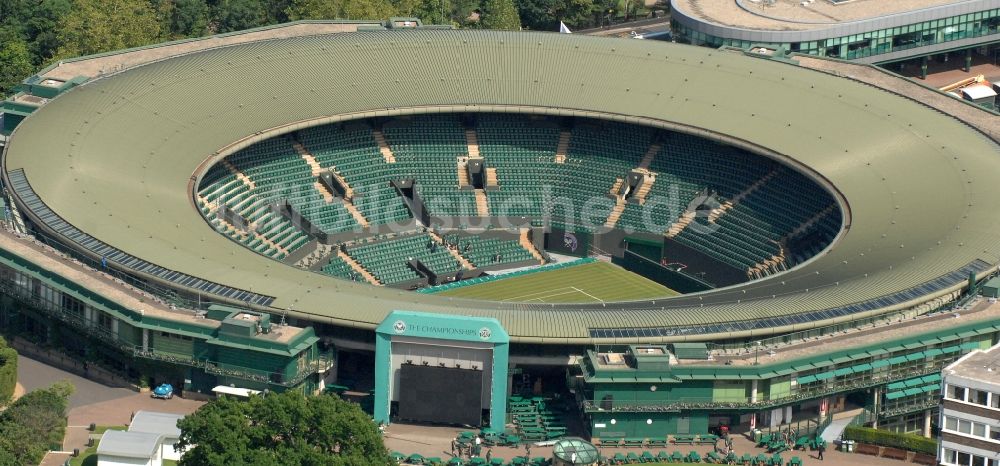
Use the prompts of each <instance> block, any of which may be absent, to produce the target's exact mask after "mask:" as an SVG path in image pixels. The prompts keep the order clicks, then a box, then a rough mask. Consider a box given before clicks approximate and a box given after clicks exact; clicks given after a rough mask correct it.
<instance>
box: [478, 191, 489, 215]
mask: <svg viewBox="0 0 1000 466" xmlns="http://www.w3.org/2000/svg"><path fill="white" fill-rule="evenodd" d="M476 213H477V214H478V215H479V216H480V217H489V216H490V204H489V201H488V200H487V198H486V191H483V190H482V189H477V190H476Z"/></svg>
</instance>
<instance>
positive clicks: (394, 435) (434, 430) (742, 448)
mask: <svg viewBox="0 0 1000 466" xmlns="http://www.w3.org/2000/svg"><path fill="white" fill-rule="evenodd" d="M463 430H473V429H461V428H454V427H429V426H418V425H410V424H392V425H390V426H389V427H388V428H387V429H386V433H385V445H386V448H388V449H389V451H398V452H400V453H403V454H405V455H410V454H412V453H419V454H420V455H423V456H425V457H435V456H436V457H438V458H441V459H443V460H446V461H447V460H448V459H449V458H451V439H453V438H455V436H457V435H458V433H459V432H460V431H463ZM733 449H734V450H735V451H736V452H738V453H739V454H740V455H742V454H743V453H751V454H753V455H754V456H756V455H757V454H759V453H766V452H765V451H764V450H763V449H761V448H757V447H756V446H755V445H754V443H753V442H752V441H750V440H749V439H747V438H745V437H743V436H742V435H735V436H734V437H733ZM643 450H644V449H643V448H602V449H601V454H602V455H604V456H605V457H610V456H614V454H615V453H619V452H621V453H623V454H627V453H629V452H633V453H636V454H641V453H642V452H643ZM648 450H650V452H652V453H653V454H656V452H658V451H660V450H661V449H657V448H650V449H648ZM662 450H665V451H667V452H668V453H672V452H673V451H674V450H677V451H680V452H681V453H683V454H685V455H686V454H687V453H688V452H690V451H692V450H694V451H696V452H698V454H699V455H701V456H702V457H704V456H705V453H707V452H709V451H711V450H712V446H711V445H701V446H697V445H695V446H692V445H679V446H674V445H671V446H669V447H667V448H662ZM486 451H487V450H486V449H485V448H484V449H483V455H486ZM524 455H525V449H524V447H520V448H511V447H493V448H492V456H493V457H495V458H503V459H505V460H508V461H509V460H510V459H511V458H513V457H514V456H524ZM551 455H552V447H551V446H533V447H531V456H532V457H535V456H544V457H551ZM782 456H783V457H784V458H785V459H786V460H788V459H791V457H792V456H798V457H799V458H801V459H802V461H803V463H804V464H806V465H818V464H823V465H830V466H859V465H864V466H906V465H910V464H913V463H908V462H905V461H898V460H892V459H888V458H879V457H874V456H867V455H858V454H851V453H843V452H840V451H836V450H827V451H826V453H825V454H824V456H825V458H824V459H823V461H820V460H819V459H818V458H817V453H816V452H812V451H796V452H786V453H784V454H783V455H782Z"/></svg>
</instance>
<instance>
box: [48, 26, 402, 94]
mask: <svg viewBox="0 0 1000 466" xmlns="http://www.w3.org/2000/svg"><path fill="white" fill-rule="evenodd" d="M382 25H383V23H382V22H381V21H339V20H338V21H332V20H331V21H298V22H293V23H285V24H280V25H275V26H268V27H262V28H256V29H250V30H246V31H239V32H234V33H230V34H220V35H215V36H209V37H201V38H197V39H188V40H181V41H174V42H167V43H164V44H156V45H152V46H148V47H139V48H135V49H128V50H124V51H121V52H112V53H109V54H101V55H92V56H88V57H82V58H79V59H74V60H68V61H61V62H59V63H57V64H56V66H53V67H51V68H50V69H48V70H46V71H45V72H44V73H43V74H42V78H44V80H43V82H42V84H47V83H46V81H48V82H51V83H52V84H47V85H51V86H58V85H59V83H61V82H62V81H65V80H69V79H72V78H75V77H77V76H85V77H87V78H94V77H98V76H101V75H104V74H110V73H114V72H117V71H121V70H123V69H127V68H132V67H135V66H138V65H142V64H145V63H149V62H153V61H157V60H162V59H165V58H170V57H175V56H178V55H184V54H188V53H193V52H197V51H199V50H205V49H209V48H214V47H221V46H225V45H234V44H242V43H246V42H255V41H261V40H269V39H284V38H289V37H303V36H315V35H323V34H333V33H337V32H354V31H357V30H358V29H359V28H364V27H380V26H382Z"/></svg>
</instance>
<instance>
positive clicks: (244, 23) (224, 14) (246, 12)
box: [215, 0, 269, 32]
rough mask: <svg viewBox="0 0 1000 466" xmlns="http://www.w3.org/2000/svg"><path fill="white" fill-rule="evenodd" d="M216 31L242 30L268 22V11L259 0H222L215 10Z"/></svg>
mask: <svg viewBox="0 0 1000 466" xmlns="http://www.w3.org/2000/svg"><path fill="white" fill-rule="evenodd" d="M215 17H216V18H217V20H218V23H217V25H216V27H215V30H216V32H232V31H242V30H244V29H250V28H255V27H260V26H264V25H265V24H268V23H269V22H268V12H267V8H266V7H265V5H264V3H263V2H262V1H261V0H223V1H221V2H219V5H218V6H217V7H216V10H215Z"/></svg>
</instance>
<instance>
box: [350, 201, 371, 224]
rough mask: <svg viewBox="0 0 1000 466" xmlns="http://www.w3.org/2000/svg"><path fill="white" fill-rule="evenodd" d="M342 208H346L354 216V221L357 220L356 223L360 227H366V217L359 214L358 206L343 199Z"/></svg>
mask: <svg viewBox="0 0 1000 466" xmlns="http://www.w3.org/2000/svg"><path fill="white" fill-rule="evenodd" d="M344 208H345V209H347V211H348V212H349V213H350V214H351V216H352V217H354V221H356V222H358V225H361V228H368V219H367V218H365V216H364V215H362V214H361V211H360V210H358V206H356V205H354V203H353V202H351V201H348V200H346V199H345V200H344Z"/></svg>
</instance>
